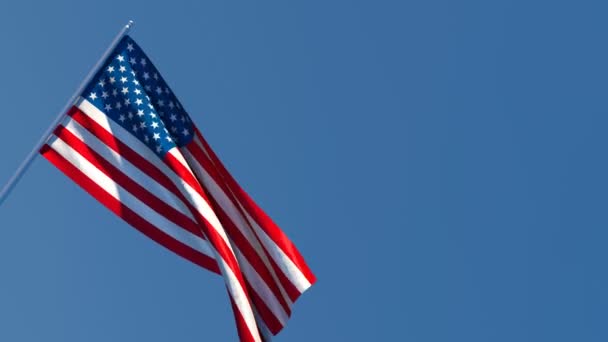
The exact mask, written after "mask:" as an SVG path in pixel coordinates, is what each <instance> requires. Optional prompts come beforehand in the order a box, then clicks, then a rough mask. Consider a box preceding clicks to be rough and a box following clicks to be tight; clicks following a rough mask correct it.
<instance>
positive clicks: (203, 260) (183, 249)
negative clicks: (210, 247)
mask: <svg viewBox="0 0 608 342" xmlns="http://www.w3.org/2000/svg"><path fill="white" fill-rule="evenodd" d="M40 153H41V154H42V155H43V156H44V157H45V158H46V159H47V160H49V161H50V162H51V163H52V164H53V165H55V167H57V168H58V169H59V170H61V171H62V172H63V173H64V174H65V175H67V176H68V177H70V178H71V179H72V180H73V181H74V182H75V183H76V184H78V185H80V187H82V188H83V189H84V190H85V191H86V192H88V193H89V194H90V195H91V196H93V197H94V198H95V199H97V200H98V201H99V202H101V203H102V204H103V205H104V206H105V207H106V208H108V209H109V210H110V211H112V212H113V213H114V214H116V215H117V216H119V217H121V218H122V219H123V220H125V221H127V223H129V224H130V225H132V226H133V227H134V228H136V229H137V230H139V231H140V232H142V233H143V234H145V235H146V236H148V237H149V238H150V239H152V240H154V241H156V242H157V243H159V244H160V245H162V246H165V247H166V248H168V249H170V250H171V251H173V252H174V253H176V254H178V255H179V256H181V257H183V258H185V259H187V260H189V261H191V262H192V263H194V264H196V265H199V266H201V267H204V268H206V269H208V270H210V271H212V272H215V273H220V271H219V269H218V266H217V263H216V262H215V260H214V259H212V258H209V257H208V256H206V255H204V254H202V253H200V252H198V251H196V250H195V249H193V248H191V247H189V246H187V245H185V244H183V243H181V242H179V241H177V240H175V239H173V238H172V237H171V236H169V235H167V234H166V233H164V232H163V231H161V230H160V229H158V228H156V227H155V226H154V225H152V224H151V223H150V222H148V221H146V220H145V219H144V218H142V217H141V216H139V215H138V214H137V213H135V212H134V211H133V210H131V209H130V208H128V207H127V206H125V205H124V204H122V203H121V202H120V201H119V200H117V199H116V198H114V197H113V196H111V195H110V194H109V193H107V192H106V191H105V190H104V189H103V188H101V187H100V186H99V185H98V184H97V183H95V182H94V181H93V180H92V179H90V178H89V177H87V176H86V175H85V174H84V173H82V172H81V171H80V170H79V169H77V168H76V167H75V166H74V165H72V164H71V163H70V162H69V161H67V160H66V159H65V158H63V157H62V156H61V155H60V154H59V153H57V152H56V151H55V150H53V149H52V148H51V147H50V146H49V145H44V146H43V147H42V148H41V149H40Z"/></svg>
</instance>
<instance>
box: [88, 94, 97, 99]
mask: <svg viewBox="0 0 608 342" xmlns="http://www.w3.org/2000/svg"><path fill="white" fill-rule="evenodd" d="M89 97H90V98H91V100H95V99H96V98H97V94H95V93H91V95H89Z"/></svg>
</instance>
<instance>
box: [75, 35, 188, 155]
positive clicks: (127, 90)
mask: <svg viewBox="0 0 608 342" xmlns="http://www.w3.org/2000/svg"><path fill="white" fill-rule="evenodd" d="M81 96H82V97H83V98H86V99H87V100H88V101H89V102H91V103H92V104H93V105H95V106H96V107H97V108H99V110H101V111H102V112H104V113H105V114H106V115H107V116H109V117H110V118H111V119H112V120H114V121H115V122H117V123H118V124H120V125H121V126H122V127H124V128H125V129H126V130H128V131H129V132H131V133H132V134H133V135H135V136H136V137H137V138H138V139H139V140H141V141H142V142H144V143H145V144H146V145H148V146H149V147H150V148H151V149H152V150H153V151H154V152H155V153H157V154H158V155H159V156H161V157H163V156H164V155H165V153H167V151H169V150H170V149H171V148H173V147H175V146H180V147H181V146H184V145H186V144H188V143H189V142H190V141H191V140H192V138H193V133H194V130H193V125H192V121H191V120H190V118H189V117H188V114H186V112H185V111H184V109H183V107H182V106H181V104H180V103H179V101H178V100H177V98H176V97H175V95H173V92H172V91H171V89H169V87H168V86H167V84H166V83H165V81H164V80H163V78H162V77H161V76H160V73H159V72H158V70H156V68H155V67H154V65H152V63H151V62H150V60H149V59H148V57H146V55H145V54H144V52H143V51H142V50H141V48H140V47H139V46H138V45H137V44H135V42H134V41H133V39H131V37H129V36H125V37H124V38H123V39H122V40H121V42H120V43H119V44H118V45H117V46H116V49H115V50H114V52H113V53H112V54H111V55H110V57H108V60H107V61H106V63H105V65H104V66H103V67H102V69H100V70H99V72H98V73H97V75H96V76H95V77H94V78H93V80H92V81H91V83H89V85H88V86H87V88H86V89H85V91H84V92H83V93H82V94H81Z"/></svg>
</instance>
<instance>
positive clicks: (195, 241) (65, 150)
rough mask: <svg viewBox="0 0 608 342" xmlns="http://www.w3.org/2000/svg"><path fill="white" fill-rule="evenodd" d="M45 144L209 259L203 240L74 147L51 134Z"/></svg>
mask: <svg viewBox="0 0 608 342" xmlns="http://www.w3.org/2000/svg"><path fill="white" fill-rule="evenodd" d="M48 145H49V146H50V147H51V148H52V149H53V150H55V151H56V152H57V153H59V154H60V155H61V156H62V157H63V158H65V159H66V160H67V161H68V162H69V163H70V164H72V165H73V166H74V167H76V168H77V169H78V170H80V171H81V172H82V173H83V174H84V175H86V176H87V177H88V178H90V179H91V180H92V181H93V182H95V183H96V184H97V185H99V186H100V187H101V188H102V189H103V190H104V191H106V192H107V193H108V194H109V195H111V196H112V197H114V198H115V199H116V200H118V201H120V202H121V203H122V204H123V205H124V206H126V207H127V208H129V209H131V210H132V211H134V212H135V213H137V215H139V216H141V217H142V218H143V219H144V220H146V221H148V222H149V223H150V224H152V225H154V226H155V227H156V228H158V229H159V230H161V231H163V232H164V233H165V234H167V235H169V236H171V237H172V238H173V239H175V240H177V241H179V242H181V243H183V244H184V245H187V246H189V247H191V248H193V249H195V250H196V251H198V252H200V253H202V254H205V255H207V256H208V257H211V258H213V254H212V252H211V250H210V248H209V245H208V244H207V241H205V240H203V239H201V238H199V237H198V236H196V235H194V234H191V233H190V232H188V231H186V230H184V229H182V228H180V227H178V226H176V225H175V224H173V222H171V221H169V220H167V219H166V218H165V217H164V216H162V215H160V214H158V213H157V212H156V211H154V210H152V209H151V208H150V207H148V206H147V205H145V204H144V203H142V202H141V201H140V200H139V199H138V198H137V197H135V196H134V195H132V194H131V193H130V192H128V191H126V190H125V189H123V188H122V187H121V186H120V185H118V184H117V183H116V182H114V181H113V180H112V179H111V178H110V177H108V176H107V175H106V174H104V173H103V172H102V171H100V170H99V169H97V167H95V166H94V165H93V164H91V163H90V162H89V161H88V160H87V159H86V158H84V157H83V156H82V155H80V153H78V152H77V151H76V150H74V149H73V148H72V147H71V146H69V145H68V144H67V143H65V142H64V141H63V140H61V139H60V138H58V137H56V136H53V137H52V140H51V141H50V142H49V143H48Z"/></svg>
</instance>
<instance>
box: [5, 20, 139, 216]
mask: <svg viewBox="0 0 608 342" xmlns="http://www.w3.org/2000/svg"><path fill="white" fill-rule="evenodd" d="M131 27H133V20H129V22H128V23H127V25H125V27H123V28H122V29H121V30H120V32H118V34H117V35H116V37H115V38H114V40H113V41H112V43H111V44H110V46H108V49H107V50H106V51H105V52H104V53H103V55H102V56H101V58H100V59H99V60H98V61H97V63H95V65H94V66H93V68H91V70H90V71H89V73H88V75H87V77H85V78H84V80H83V81H82V83H81V84H80V86H78V89H77V90H76V92H75V93H74V95H72V97H71V98H70V100H69V101H68V102H67V103H66V104H65V106H64V107H63V109H61V111H60V112H59V114H57V118H55V120H54V121H53V123H51V126H49V128H48V129H47V130H46V132H44V134H43V135H42V137H41V138H40V140H39V141H38V143H37V144H36V146H34V149H33V150H32V151H31V152H30V153H29V154H28V155H27V157H25V160H23V162H21V165H19V167H18V168H17V171H15V173H14V174H13V176H12V177H11V178H10V179H9V180H8V182H7V183H6V185H4V187H3V188H2V191H0V205H2V203H3V202H4V201H5V200H6V198H7V197H8V195H9V194H10V192H11V191H12V190H13V188H14V187H15V185H16V184H17V182H19V180H20V179H21V177H23V174H24V173H25V171H27V169H28V168H29V167H30V165H31V164H32V161H34V158H35V157H36V156H37V155H38V151H39V150H40V148H42V146H43V145H44V144H46V142H47V140H48V139H49V137H50V136H51V133H52V132H53V130H54V129H55V127H57V125H59V123H60V122H61V120H63V118H64V117H65V115H66V113H67V111H68V109H70V107H71V106H72V105H74V101H76V98H77V97H78V96H79V95H80V93H82V91H83V90H84V88H85V87H86V86H87V84H89V82H90V81H91V79H92V78H93V76H95V74H96V73H97V71H98V70H99V68H100V67H101V65H102V64H103V62H104V61H105V60H106V59H107V58H108V55H110V53H112V51H113V50H114V48H115V47H116V45H118V42H120V40H121V39H122V37H124V35H126V34H127V33H128V32H129V30H130V29H131Z"/></svg>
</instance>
